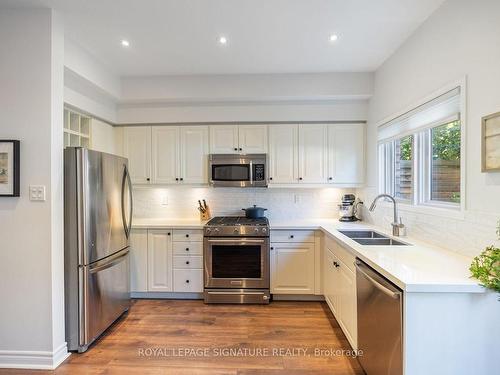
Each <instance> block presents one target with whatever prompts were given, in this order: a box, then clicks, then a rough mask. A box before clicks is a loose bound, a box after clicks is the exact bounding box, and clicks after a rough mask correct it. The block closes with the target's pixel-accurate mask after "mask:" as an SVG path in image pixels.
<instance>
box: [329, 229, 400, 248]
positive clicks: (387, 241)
mask: <svg viewBox="0 0 500 375" xmlns="http://www.w3.org/2000/svg"><path fill="white" fill-rule="evenodd" d="M339 232H340V233H342V234H343V235H344V236H347V237H349V238H350V239H352V240H353V241H356V242H357V243H359V244H360V245H379V246H408V244H407V243H404V242H401V241H398V240H395V239H393V238H390V237H387V236H385V235H383V234H381V233H378V232H375V231H373V230H339Z"/></svg>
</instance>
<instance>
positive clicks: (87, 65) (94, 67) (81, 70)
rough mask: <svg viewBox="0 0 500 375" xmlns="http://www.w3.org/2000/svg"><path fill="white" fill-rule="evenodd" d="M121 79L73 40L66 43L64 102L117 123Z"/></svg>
mask: <svg viewBox="0 0 500 375" xmlns="http://www.w3.org/2000/svg"><path fill="white" fill-rule="evenodd" d="M120 96H121V82H120V78H119V77H118V76H117V75H115V74H113V72H112V70H111V69H110V68H109V67H107V66H105V65H104V64H103V63H101V62H100V61H99V60H97V58H96V57H94V56H92V55H90V54H89V53H88V52H86V51H85V50H83V49H82V48H81V47H80V46H78V45H77V44H75V43H74V42H72V41H70V40H67V39H66V40H65V43H64V101H65V103H67V104H70V105H72V106H74V107H76V108H78V109H79V110H81V111H84V112H87V113H90V114H92V115H94V116H97V117H99V118H102V119H104V120H106V121H110V122H112V123H113V122H116V102H117V100H118V99H119V98H120Z"/></svg>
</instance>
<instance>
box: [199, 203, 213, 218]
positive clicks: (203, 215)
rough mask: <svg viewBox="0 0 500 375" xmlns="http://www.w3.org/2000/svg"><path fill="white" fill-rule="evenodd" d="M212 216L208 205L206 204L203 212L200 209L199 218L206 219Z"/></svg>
mask: <svg viewBox="0 0 500 375" xmlns="http://www.w3.org/2000/svg"><path fill="white" fill-rule="evenodd" d="M211 218H212V214H211V213H210V206H207V210H206V211H205V212H201V211H200V220H201V221H208V220H210V219H211Z"/></svg>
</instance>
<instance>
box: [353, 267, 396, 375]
mask: <svg viewBox="0 0 500 375" xmlns="http://www.w3.org/2000/svg"><path fill="white" fill-rule="evenodd" d="M356 286H357V308H358V349H360V350H362V351H363V355H362V356H359V357H358V359H359V361H360V363H361V366H362V367H363V369H364V370H365V372H366V373H367V374H368V375H402V374H403V346H402V345H403V344H402V339H403V328H402V327H403V293H402V291H401V290H400V289H399V288H397V287H396V286H394V285H393V284H392V283H391V282H389V281H388V280H387V279H385V278H384V277H383V276H382V275H380V274H379V273H378V272H376V271H375V270H373V269H372V268H371V267H369V266H368V265H366V264H365V263H363V262H362V261H360V260H356Z"/></svg>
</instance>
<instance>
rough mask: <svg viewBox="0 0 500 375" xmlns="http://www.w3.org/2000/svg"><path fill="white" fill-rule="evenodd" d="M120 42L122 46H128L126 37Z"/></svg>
mask: <svg viewBox="0 0 500 375" xmlns="http://www.w3.org/2000/svg"><path fill="white" fill-rule="evenodd" d="M121 44H122V46H123V47H128V46H130V42H129V41H128V40H126V39H122V41H121Z"/></svg>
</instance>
